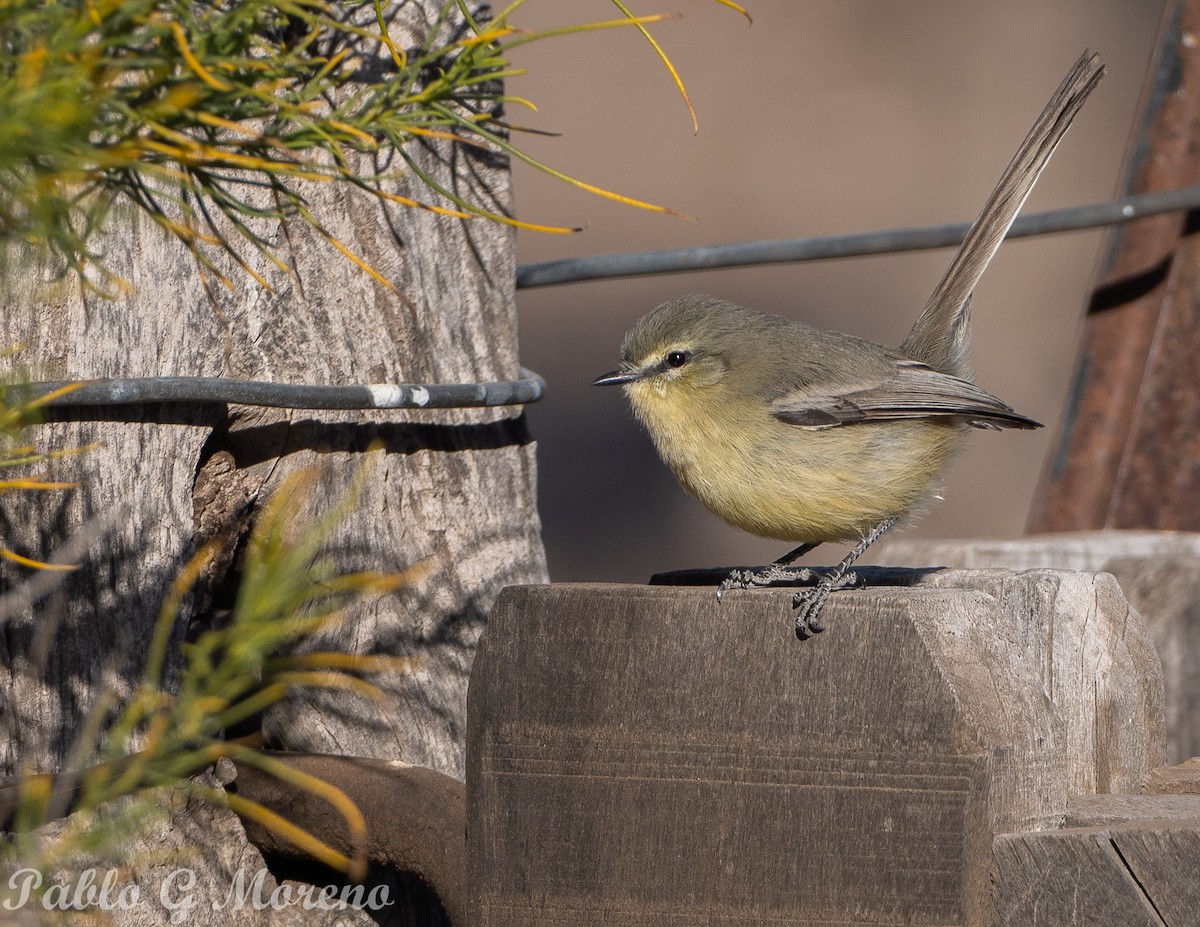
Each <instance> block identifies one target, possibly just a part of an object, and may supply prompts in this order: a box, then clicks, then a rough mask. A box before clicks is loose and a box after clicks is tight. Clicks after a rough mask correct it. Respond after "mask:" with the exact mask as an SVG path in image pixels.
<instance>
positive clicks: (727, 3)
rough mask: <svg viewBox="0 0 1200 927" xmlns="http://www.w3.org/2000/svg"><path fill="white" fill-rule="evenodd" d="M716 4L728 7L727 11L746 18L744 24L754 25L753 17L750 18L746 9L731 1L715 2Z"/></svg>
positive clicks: (721, 0) (720, 0)
mask: <svg viewBox="0 0 1200 927" xmlns="http://www.w3.org/2000/svg"><path fill="white" fill-rule="evenodd" d="M716 2H717V3H719V4H721V6H727V7H729V9H731V10H733V11H734V12H735V13H741V14H742V15H743V16H745V17H746V22H748V23H751V24H753V23H754V17H752V16H751V15H750V14H749V13H748V12H747V11H746V8H745V7H744V6H741V5H740V4H737V3H734V2H733V0H716Z"/></svg>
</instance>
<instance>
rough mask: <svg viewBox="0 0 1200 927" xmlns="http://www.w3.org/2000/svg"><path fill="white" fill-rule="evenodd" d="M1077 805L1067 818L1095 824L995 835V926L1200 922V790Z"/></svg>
mask: <svg viewBox="0 0 1200 927" xmlns="http://www.w3.org/2000/svg"><path fill="white" fill-rule="evenodd" d="M1081 805H1082V807H1080V808H1077V809H1075V810H1074V811H1073V813H1072V814H1071V816H1070V817H1069V820H1071V819H1074V820H1079V821H1088V820H1090V821H1092V822H1094V823H1095V824H1096V825H1098V826H1091V827H1074V828H1068V829H1065V830H1059V831H1050V832H1043V833H1029V834H1003V835H1001V836H999V837H997V838H996V844H995V852H996V883H995V887H996V908H997V912H998V914H999V924H1000V927H1077V925H1082V924H1087V925H1089V927H1092V925H1094V927H1110V925H1111V927H1126V925H1130V924H1146V925H1153V927H1183V925H1192V924H1197V923H1200V798H1198V797H1196V796H1190V795H1189V796H1103V797H1096V798H1092V799H1087V800H1085V801H1083V802H1081ZM1105 818H1108V820H1107V821H1106V820H1105Z"/></svg>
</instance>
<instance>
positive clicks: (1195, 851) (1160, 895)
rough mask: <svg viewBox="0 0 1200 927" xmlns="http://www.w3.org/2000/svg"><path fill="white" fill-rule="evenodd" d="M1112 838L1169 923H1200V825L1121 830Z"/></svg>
mask: <svg viewBox="0 0 1200 927" xmlns="http://www.w3.org/2000/svg"><path fill="white" fill-rule="evenodd" d="M1112 839H1113V844H1114V846H1116V848H1117V850H1118V851H1119V852H1120V854H1121V858H1122V859H1123V860H1124V861H1125V864H1126V865H1127V866H1128V867H1129V870H1130V872H1132V873H1133V876H1134V878H1136V879H1137V882H1138V885H1139V886H1140V887H1141V889H1142V891H1144V892H1145V893H1146V896H1147V898H1149V899H1150V901H1151V903H1152V904H1153V905H1154V909H1155V910H1156V911H1157V912H1158V914H1159V916H1160V917H1161V918H1162V919H1163V920H1164V921H1165V922H1166V923H1167V924H1170V925H1172V927H1174V925H1176V924H1180V925H1183V924H1195V923H1200V823H1198V822H1195V821H1193V822H1192V823H1191V825H1190V826H1184V825H1174V826H1172V825H1149V826H1140V827H1139V826H1128V827H1122V828H1119V829H1115V830H1114V831H1113V835H1112Z"/></svg>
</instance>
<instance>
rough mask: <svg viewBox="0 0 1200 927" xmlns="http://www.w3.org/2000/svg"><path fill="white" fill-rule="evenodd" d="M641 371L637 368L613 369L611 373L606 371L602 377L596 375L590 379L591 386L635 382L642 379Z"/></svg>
mask: <svg viewBox="0 0 1200 927" xmlns="http://www.w3.org/2000/svg"><path fill="white" fill-rule="evenodd" d="M642 376H643V374H642V372H641V371H639V370H626V369H624V368H622V369H620V370H613V371H612V372H611V373H606V374H604V376H602V377H596V379H594V380H593V381H592V386H616V385H618V384H620V383H636V382H637V381H638V380H640V379H642Z"/></svg>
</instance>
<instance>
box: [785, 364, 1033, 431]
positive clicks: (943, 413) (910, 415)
mask: <svg viewBox="0 0 1200 927" xmlns="http://www.w3.org/2000/svg"><path fill="white" fill-rule="evenodd" d="M771 412H772V414H773V415H774V416H775V417H776V418H777V419H779V420H780V421H783V422H787V423H788V424H789V425H798V426H802V427H807V428H834V427H836V426H838V425H853V424H858V423H862V422H889V421H901V420H905V419H921V418H955V419H959V420H961V421H963V422H965V423H966V424H969V425H973V426H975V427H976V428H1038V427H1040V426H1039V423H1038V422H1035V421H1033V419H1029V418H1026V417H1025V416H1023V415H1019V414H1018V413H1016V412H1014V411H1013V409H1012V407H1011V406H1009V405H1008V404H1007V403H1005V402H1003V401H1001V400H999V399H997V398H996V397H995V396H993V395H992V394H991V393H988V392H986V391H984V390H981V389H980V388H979V387H978V386H976V385H975V384H974V383H971V382H969V381H967V380H963V379H960V378H959V377H954V376H950V375H949V374H945V373H940V372H938V371H937V370H934V369H933V368H932V367H928V366H926V365H925V364H922V363H919V362H917V361H909V360H898V361H896V362H895V363H894V364H892V365H891V368H890V370H889V371H887V372H884V373H882V374H881V375H880V376H878V377H876V378H873V381H872V380H869V379H865V378H864V380H863V381H860V382H859V383H855V384H853V385H852V386H849V387H848V388H844V389H841V390H839V391H838V392H837V393H830V392H829V391H828V390H827V389H826V390H823V389H821V385H820V384H813V385H811V386H805V387H800V388H797V389H793V390H790V391H788V392H786V393H784V394H783V395H781V396H779V397H778V398H777V399H775V400H774V401H773V402H772V403H771Z"/></svg>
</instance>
